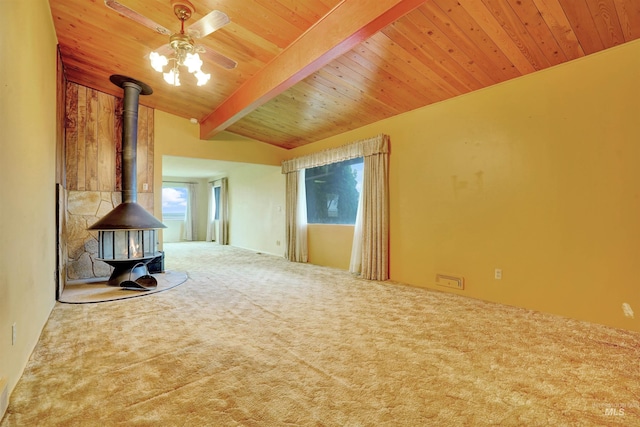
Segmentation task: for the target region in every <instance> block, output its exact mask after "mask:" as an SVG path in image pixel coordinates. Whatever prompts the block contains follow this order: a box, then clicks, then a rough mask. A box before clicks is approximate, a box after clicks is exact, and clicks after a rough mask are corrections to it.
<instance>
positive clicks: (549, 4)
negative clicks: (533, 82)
mask: <svg viewBox="0 0 640 427" xmlns="http://www.w3.org/2000/svg"><path fill="white" fill-rule="evenodd" d="M533 3H534V4H535V5H536V7H537V8H538V11H539V12H540V15H541V16H542V19H543V20H544V22H545V23H546V24H547V26H548V27H549V30H550V31H551V33H552V34H553V37H554V38H555V40H556V42H557V43H558V46H560V49H562V51H563V52H564V54H565V56H566V58H567V59H569V60H572V59H577V58H581V57H583V56H584V50H582V46H580V43H578V36H576V33H575V32H574V31H573V28H572V27H571V23H570V22H569V20H568V19H567V15H566V14H565V13H564V10H563V9H562V6H561V5H560V3H559V2H558V0H533Z"/></svg>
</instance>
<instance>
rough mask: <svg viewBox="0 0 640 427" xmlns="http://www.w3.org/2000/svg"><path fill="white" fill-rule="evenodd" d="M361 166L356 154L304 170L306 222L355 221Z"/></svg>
mask: <svg viewBox="0 0 640 427" xmlns="http://www.w3.org/2000/svg"><path fill="white" fill-rule="evenodd" d="M362 168H363V159H362V157H358V158H355V159H350V160H345V161H343V162H337V163H331V164H328V165H324V166H318V167H315V168H309V169H306V170H305V189H306V195H307V222H308V223H309V224H355V221H356V213H357V211H358V199H359V197H360V191H361V190H362Z"/></svg>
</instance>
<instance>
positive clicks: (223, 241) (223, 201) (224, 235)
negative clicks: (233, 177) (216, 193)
mask: <svg viewBox="0 0 640 427" xmlns="http://www.w3.org/2000/svg"><path fill="white" fill-rule="evenodd" d="M219 209H220V211H219V214H218V227H219V230H218V244H220V245H228V244H229V180H228V179H227V178H222V179H221V180H220V206H219Z"/></svg>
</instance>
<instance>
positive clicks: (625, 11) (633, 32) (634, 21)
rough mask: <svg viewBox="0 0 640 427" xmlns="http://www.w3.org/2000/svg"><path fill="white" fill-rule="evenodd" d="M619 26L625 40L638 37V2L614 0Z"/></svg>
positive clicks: (639, 13) (639, 9)
mask: <svg viewBox="0 0 640 427" xmlns="http://www.w3.org/2000/svg"><path fill="white" fill-rule="evenodd" d="M614 2H615V5H616V13H617V14H618V19H619V20H620V28H621V29H622V34H623V35H624V38H625V40H626V41H631V40H634V39H636V38H638V37H640V2H638V1H636V2H628V1H626V0H614Z"/></svg>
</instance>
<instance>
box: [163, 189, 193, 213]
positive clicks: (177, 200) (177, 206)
mask: <svg viewBox="0 0 640 427" xmlns="http://www.w3.org/2000/svg"><path fill="white" fill-rule="evenodd" d="M187 200H188V197H187V188H186V187H162V219H163V220H172V219H176V220H180V221H184V220H185V216H186V214H187Z"/></svg>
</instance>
